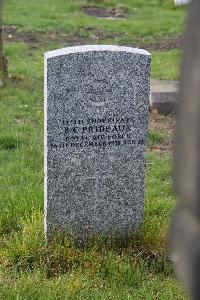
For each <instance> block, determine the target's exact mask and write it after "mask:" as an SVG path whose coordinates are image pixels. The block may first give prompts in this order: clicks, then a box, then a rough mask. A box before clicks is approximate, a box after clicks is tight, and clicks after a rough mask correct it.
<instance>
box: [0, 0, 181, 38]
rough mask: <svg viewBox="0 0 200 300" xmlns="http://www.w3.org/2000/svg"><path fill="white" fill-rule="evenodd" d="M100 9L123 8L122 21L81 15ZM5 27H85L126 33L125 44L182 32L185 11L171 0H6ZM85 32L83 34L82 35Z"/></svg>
mask: <svg viewBox="0 0 200 300" xmlns="http://www.w3.org/2000/svg"><path fill="white" fill-rule="evenodd" d="M88 4H89V5H95V6H101V7H111V8H113V7H125V8H126V9H127V11H128V13H129V14H128V18H127V19H126V20H105V19H98V21H97V19H96V18H95V17H92V16H90V17H89V16H87V15H85V14H84V13H83V12H81V9H80V8H81V6H83V5H88ZM4 11H5V12H4V16H5V17H4V20H5V23H6V24H7V25H10V24H12V25H16V26H18V27H19V29H20V30H24V31H36V30H39V31H41V30H43V31H46V30H48V31H53V30H55V29H57V30H59V29H62V30H64V31H65V32H74V31H77V30H80V29H83V31H84V29H85V28H86V27H92V28H98V29H102V30H104V31H111V32H114V33H118V34H119V33H120V34H126V35H127V36H128V37H129V41H132V42H133V41H134V37H136V36H142V37H147V39H150V37H155V36H159V37H166V36H173V35H176V34H180V32H182V30H183V22H184V19H185V8H180V7H175V6H174V4H173V1H171V0H165V1H160V0H157V1H156V0H152V1H138V0H135V1H134V0H126V1H125V0H123V1H113V0H110V1H109V0H108V1H86V0H85V1H80V0H68V1H66V0H59V2H58V1H53V0H46V1H40V0H35V1H31V2H29V3H28V4H27V1H26V0H19V1H14V0H7V1H5V6H4ZM85 33H86V32H85Z"/></svg>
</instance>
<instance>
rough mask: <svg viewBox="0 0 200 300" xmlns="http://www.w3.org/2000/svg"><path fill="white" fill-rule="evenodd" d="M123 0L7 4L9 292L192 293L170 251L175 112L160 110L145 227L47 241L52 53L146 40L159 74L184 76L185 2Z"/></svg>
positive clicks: (90, 295) (152, 141)
mask: <svg viewBox="0 0 200 300" xmlns="http://www.w3.org/2000/svg"><path fill="white" fill-rule="evenodd" d="M118 3H119V1H117V0H110V1H108V0H105V1H91V0H90V1H89V0H88V1H86V0H85V1H78V0H76V1H75V0H73V1H64V0H60V1H59V5H58V3H57V2H56V1H53V0H48V1H43V2H41V1H39V0H35V1H30V2H29V1H28V2H27V1H25V0H20V1H11V0H10V1H6V3H5V8H4V15H5V29H4V31H5V35H4V37H5V52H6V55H7V58H8V61H9V74H10V80H9V82H7V83H6V84H5V85H4V86H3V87H1V88H0V99H1V100H0V128H1V131H0V132H1V134H0V162H1V168H0V178H1V189H0V198H1V201H0V211H1V218H0V219H1V222H0V234H1V244H0V264H1V267H0V281H1V283H0V299H23V300H24V299H52V300H53V299H149V300H151V299H161V300H165V299H188V298H187V296H186V294H185V293H184V291H183V289H182V287H181V286H180V285H179V284H178V283H177V282H176V280H175V278H174V275H173V271H172V266H171V263H170V262H169V259H168V256H167V234H168V225H169V221H170V215H171V213H172V211H173V208H174V206H175V203H176V197H175V195H174V193H173V190H172V176H173V175H172V149H173V131H174V127H175V117H174V116H163V115H159V114H158V113H157V112H156V111H152V112H151V114H150V123H149V124H150V128H149V140H148V155H147V172H146V203H145V215H144V224H143V225H142V226H141V228H139V230H138V231H137V232H136V234H130V236H129V237H128V238H127V239H126V240H124V241H119V240H115V239H114V238H110V239H109V240H107V241H106V242H105V241H104V240H103V239H101V238H96V239H95V240H91V241H90V242H89V243H88V244H87V245H86V246H85V247H78V246H77V245H75V244H74V241H73V239H72V238H71V237H65V238H63V237H61V236H58V237H55V239H54V241H52V243H51V244H49V245H47V244H46V241H45V237H44V230H43V177H44V173H43V53H44V52H47V51H49V50H52V49H57V48H62V47H67V46H71V45H78V44H120V45H129V46H139V47H143V48H145V49H147V50H149V51H150V52H151V54H152V78H153V79H166V80H178V79H179V75H178V74H179V62H180V57H181V49H180V47H181V45H182V41H183V23H184V18H185V9H183V8H181V7H178V8H177V7H176V8H175V7H174V6H173V4H172V1H161V0H157V1H156V0H150V1H148V2H147V1H143V0H136V1H132V0H124V1H121V2H120V3H121V4H120V5H119V4H118ZM133 3H134V4H133ZM94 14H96V15H97V17H101V18H97V17H96V16H95V15H94ZM109 16H111V17H112V18H114V19H106V18H107V17H109ZM103 17H105V18H103Z"/></svg>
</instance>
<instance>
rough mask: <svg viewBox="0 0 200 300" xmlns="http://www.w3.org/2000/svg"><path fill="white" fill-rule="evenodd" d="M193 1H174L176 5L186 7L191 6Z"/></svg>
mask: <svg viewBox="0 0 200 300" xmlns="http://www.w3.org/2000/svg"><path fill="white" fill-rule="evenodd" d="M191 1H192V0H174V4H175V5H186V4H189V3H190V2H191Z"/></svg>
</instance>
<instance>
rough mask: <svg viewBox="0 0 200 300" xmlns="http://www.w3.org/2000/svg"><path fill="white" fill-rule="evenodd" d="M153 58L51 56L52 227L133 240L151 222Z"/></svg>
mask: <svg viewBox="0 0 200 300" xmlns="http://www.w3.org/2000/svg"><path fill="white" fill-rule="evenodd" d="M149 86H150V54H149V53H148V52H147V51H145V50H140V49H133V48H128V47H118V46H81V47H72V48H66V49H60V50H56V51H51V52H48V53H46V54H45V230H46V234H47V237H48V236H50V235H51V234H52V232H53V231H55V230H59V231H63V232H66V233H72V234H74V236H75V237H78V238H81V239H85V238H87V237H88V236H91V235H92V236H93V235H99V234H100V235H104V236H108V235H111V234H112V235H126V234H127V233H128V232H130V231H132V230H134V229H136V228H137V227H138V225H139V224H140V223H141V222H142V219H143V210H144V180H145V160H146V140H147V127H148V107H149V89H150V87H149Z"/></svg>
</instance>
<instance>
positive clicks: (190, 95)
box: [170, 0, 200, 300]
mask: <svg viewBox="0 0 200 300" xmlns="http://www.w3.org/2000/svg"><path fill="white" fill-rule="evenodd" d="M199 13H200V1H199V0H192V2H191V7H190V12H189V21H188V26H187V32H186V42H185V49H184V55H183V65H182V75H181V82H182V83H181V92H180V97H179V103H178V122H177V145H176V157H175V158H176V159H175V167H176V168H175V175H176V176H175V188H176V192H177V195H178V198H179V199H180V203H179V206H178V207H177V209H176V211H175V214H174V218H173V221H172V225H171V232H170V233H171V234H170V237H171V238H170V249H171V258H172V260H173V261H174V264H175V270H176V273H177V275H178V277H179V278H180V279H181V280H182V282H183V283H184V284H185V287H186V288H187V289H188V290H189V291H190V293H191V295H192V299H194V300H199V299H200V17H199Z"/></svg>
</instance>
